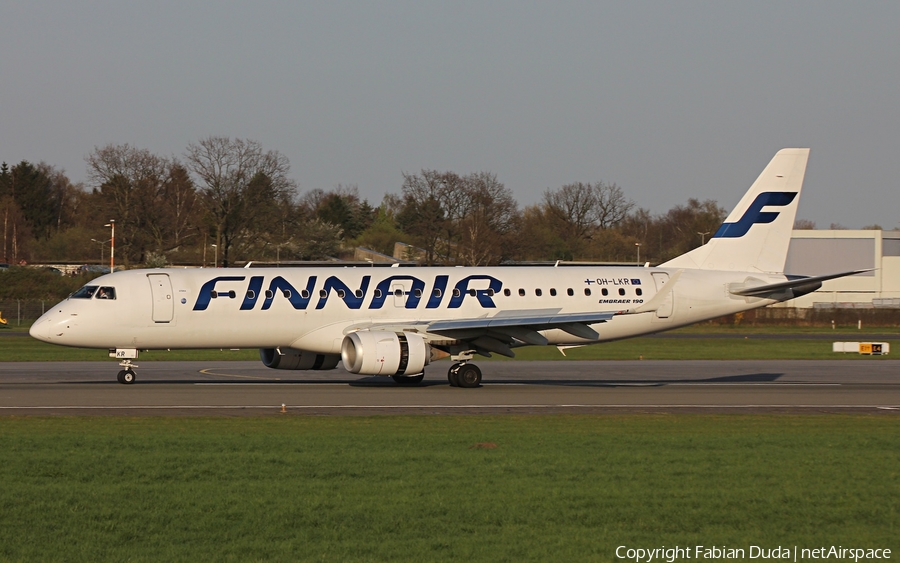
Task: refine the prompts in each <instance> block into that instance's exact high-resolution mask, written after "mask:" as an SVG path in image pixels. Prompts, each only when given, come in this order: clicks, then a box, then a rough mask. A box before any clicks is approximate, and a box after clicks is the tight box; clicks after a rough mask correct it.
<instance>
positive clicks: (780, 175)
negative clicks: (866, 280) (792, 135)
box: [661, 149, 809, 273]
mask: <svg viewBox="0 0 900 563" xmlns="http://www.w3.org/2000/svg"><path fill="white" fill-rule="evenodd" d="M808 159H809V149H782V150H780V151H778V152H777V153H776V154H775V157H774V158H773V159H772V160H771V162H769V165H768V166H766V169H765V170H763V172H762V174H760V175H759V178H757V179H756V181H755V182H754V183H753V185H752V186H750V189H749V190H748V191H747V193H746V194H744V197H743V198H741V201H740V202H739V203H738V204H737V207H735V208H734V209H733V210H732V211H731V213H730V214H729V215H728V218H727V219H725V222H724V223H722V226H721V227H719V230H718V231H716V234H714V235H713V236H712V238H711V239H709V242H708V243H706V244H705V245H703V246H701V247H699V248H695V249H694V250H692V251H690V252H688V253H687V254H682V255H681V256H679V257H677V258H673V259H672V260H669V261H668V262H666V263H665V264H661V266H664V267H667V268H700V269H704V270H739V271H745V272H747V271H749V272H753V271H758V272H771V273H781V272H783V271H784V261H785V259H786V258H787V252H788V245H790V242H791V231H792V230H793V228H794V217H796V215H797V204H798V203H799V202H800V190H801V188H802V187H803V176H804V175H805V174H806V161H807V160H808Z"/></svg>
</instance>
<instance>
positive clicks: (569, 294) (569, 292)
mask: <svg viewBox="0 0 900 563" xmlns="http://www.w3.org/2000/svg"><path fill="white" fill-rule="evenodd" d="M566 295H568V296H569V297H572V296H573V295H575V290H574V289H572V288H571V287H570V288H569V289H567V290H566Z"/></svg>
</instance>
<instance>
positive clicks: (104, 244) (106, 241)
mask: <svg viewBox="0 0 900 563" xmlns="http://www.w3.org/2000/svg"><path fill="white" fill-rule="evenodd" d="M110 240H112V239H109V240H97V239H95V238H92V239H91V242H96V243H97V244H99V245H100V265H101V266H102V265H103V247H104V246H106V243H108V242H109V241H110Z"/></svg>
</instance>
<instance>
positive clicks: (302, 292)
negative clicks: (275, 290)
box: [266, 289, 309, 299]
mask: <svg viewBox="0 0 900 563" xmlns="http://www.w3.org/2000/svg"><path fill="white" fill-rule="evenodd" d="M269 293H271V292H270V291H267V292H266V297H269ZM300 297H302V298H304V299H309V291H307V290H305V289H301V290H300Z"/></svg>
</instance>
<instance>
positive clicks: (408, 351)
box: [341, 330, 431, 375]
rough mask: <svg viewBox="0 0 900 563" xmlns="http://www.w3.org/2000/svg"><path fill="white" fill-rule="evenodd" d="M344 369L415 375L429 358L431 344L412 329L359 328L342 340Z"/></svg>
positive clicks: (420, 371)
mask: <svg viewBox="0 0 900 563" xmlns="http://www.w3.org/2000/svg"><path fill="white" fill-rule="evenodd" d="M341 360H343V362H344V369H346V370H347V371H349V372H350V373H359V374H362V375H416V374H419V373H422V372H423V371H424V370H425V366H427V365H428V363H429V362H430V361H431V346H430V345H429V344H428V343H427V342H425V339H424V338H422V336H421V335H419V334H416V333H414V332H387V331H368V330H364V331H360V332H353V333H350V334H348V335H347V336H345V337H344V341H343V342H342V343H341Z"/></svg>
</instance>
